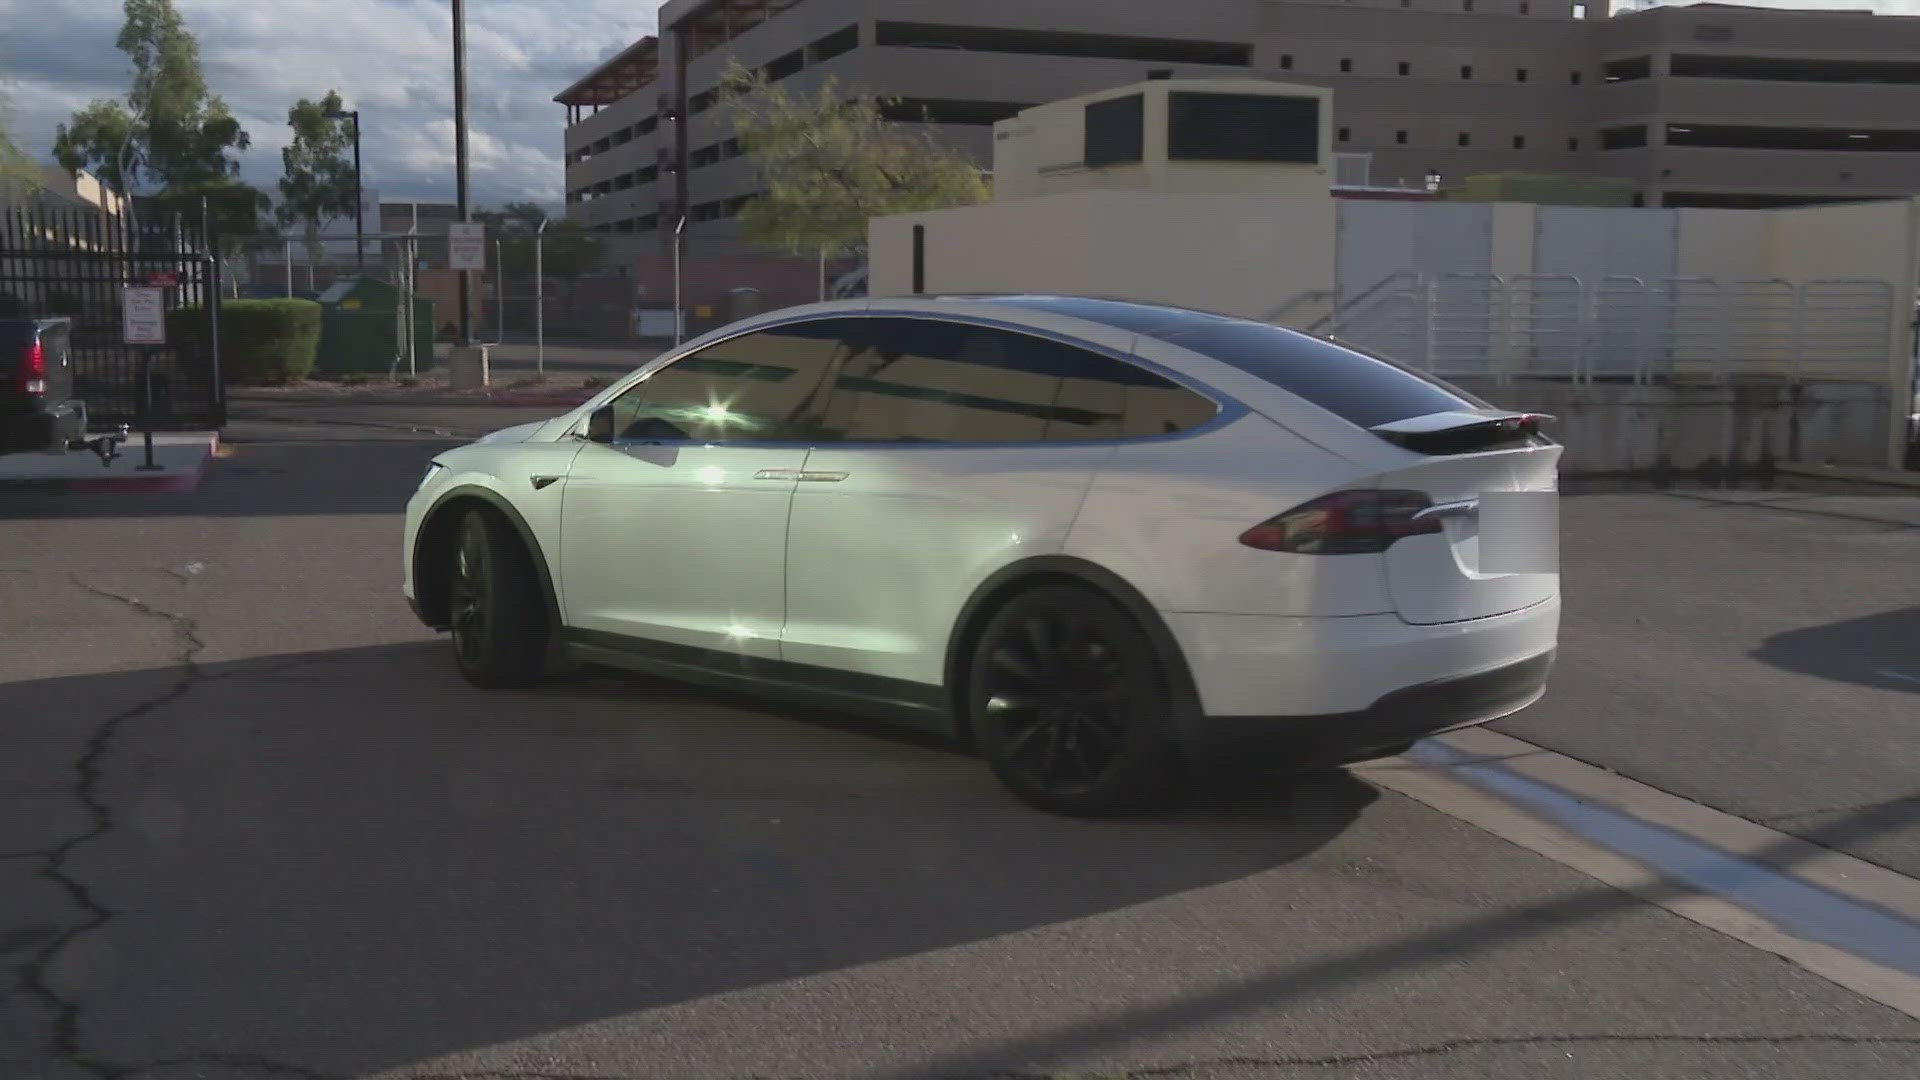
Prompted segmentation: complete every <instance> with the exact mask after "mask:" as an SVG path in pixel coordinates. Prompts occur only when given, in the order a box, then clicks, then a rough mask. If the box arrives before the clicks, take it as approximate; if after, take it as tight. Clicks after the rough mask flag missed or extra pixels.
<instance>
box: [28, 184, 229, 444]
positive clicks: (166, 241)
mask: <svg viewBox="0 0 1920 1080" xmlns="http://www.w3.org/2000/svg"><path fill="white" fill-rule="evenodd" d="M215 250H216V247H215V237H213V236H211V235H210V234H209V230H207V229H205V228H203V227H201V226H200V224H199V223H198V222H194V221H190V220H189V219H188V217H187V216H186V215H180V214H155V213H151V212H149V213H146V214H142V215H141V216H140V219H139V221H138V224H137V225H136V224H135V223H134V222H133V221H131V220H129V219H128V218H126V217H123V216H119V215H109V214H107V213H105V212H103V211H101V210H99V209H96V208H94V207H32V208H15V209H9V210H5V211H0V318H8V317H19V316H27V317H48V316H66V317H67V318H70V319H72V320H73V363H74V392H75V395H76V396H78V397H80V398H81V399H82V400H84V401H85V402H86V404H87V416H88V419H89V420H91V421H95V422H111V423H127V424H135V425H138V426H140V427H142V428H148V429H167V428H175V429H177V428H192V429H199V428H217V427H220V426H222V425H224V424H225V423H226V411H227V410H226V394H225V389H224V386H223V384H222V380H221V377H220V336H219V309H218V305H217V304H216V303H213V302H211V301H213V300H214V299H215V298H216V297H218V296H219V295H220V266H219V260H218V259H217V258H216V257H215V256H214V252H215ZM129 286H155V287H158V288H160V290H161V297H162V303H163V305H164V307H165V308H166V311H167V332H166V341H167V343H166V344H165V345H158V346H154V345H128V344H126V343H125V342H124V340H123V337H122V321H121V300H122V296H123V293H124V290H125V289H126V288H128V287H129Z"/></svg>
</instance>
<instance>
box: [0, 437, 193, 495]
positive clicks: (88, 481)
mask: <svg viewBox="0 0 1920 1080" xmlns="http://www.w3.org/2000/svg"><path fill="white" fill-rule="evenodd" d="M219 452H220V433H219V432H217V431H213V432H208V433H207V452H206V453H205V454H204V455H202V456H201V457H200V458H199V460H198V462H197V463H196V464H195V465H194V466H193V467H192V468H191V469H190V470H188V471H185V472H177V473H168V474H165V475H162V476H141V475H132V476H129V475H126V474H120V475H115V476H92V477H87V476H50V477H27V478H21V479H0V489H4V490H8V491H21V490H25V491H58V492H65V493H70V494H76V495H134V494H175V495H181V494H186V493H188V492H191V491H193V490H195V489H196V488H198V487H199V486H200V481H201V480H202V479H204V478H205V477H206V473H207V466H208V465H209V464H210V463H211V462H212V461H213V459H214V458H215V457H216V456H218V454H219ZM120 453H121V457H122V458H123V459H125V460H134V459H137V458H138V457H139V456H140V443H139V440H138V438H132V439H128V440H127V442H126V444H125V445H123V446H122V447H121V448H120Z"/></svg>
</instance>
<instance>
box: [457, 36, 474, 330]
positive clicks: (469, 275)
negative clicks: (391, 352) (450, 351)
mask: <svg viewBox="0 0 1920 1080" xmlns="http://www.w3.org/2000/svg"><path fill="white" fill-rule="evenodd" d="M453 182H454V199H455V201H456V202H457V203H458V204H459V217H460V222H461V224H468V223H470V222H472V221H473V206H472V203H471V202H470V201H469V199H468V191H467V5H466V0H453ZM472 318H473V271H471V270H462V271H460V338H459V344H460V346H461V347H462V348H469V347H471V346H472V345H473V323H472Z"/></svg>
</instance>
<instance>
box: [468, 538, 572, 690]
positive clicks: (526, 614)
mask: <svg viewBox="0 0 1920 1080" xmlns="http://www.w3.org/2000/svg"><path fill="white" fill-rule="evenodd" d="M448 562H449V565H448V571H449V574H450V580H449V582H448V589H447V596H448V612H447V621H448V624H449V625H450V627H451V628H452V631H453V658H454V663H455V664H456V665H458V666H459V668H460V674H461V675H463V676H465V677H466V679H467V681H468V682H470V683H472V684H474V685H475V686H480V687H485V688H488V689H504V688H513V687H522V686H530V685H532V684H533V683H535V682H537V681H539V679H540V676H541V675H542V673H543V672H544V671H545V668H546V653H547V645H548V641H549V636H550V631H549V627H548V619H547V610H546V603H545V600H544V598H543V594H542V592H541V588H540V582H539V579H538V577H537V576H536V575H535V573H534V569H533V563H532V557H531V556H530V555H529V554H528V553H527V550H526V548H525V547H524V546H523V545H522V544H521V542H520V538H519V536H518V534H516V533H515V532H514V531H513V527H512V526H510V525H508V524H507V522H506V520H505V519H503V518H502V517H501V516H500V515H499V514H498V513H496V512H494V511H492V510H486V509H473V510H469V511H467V512H466V515H465V516H464V517H462V518H461V520H460V525H459V530H458V532H457V533H456V534H455V536H454V545H453V552H452V557H451V558H450V559H449V560H448Z"/></svg>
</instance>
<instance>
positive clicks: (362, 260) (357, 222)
mask: <svg viewBox="0 0 1920 1080" xmlns="http://www.w3.org/2000/svg"><path fill="white" fill-rule="evenodd" d="M324 115H325V116H326V118H327V119H329V120H351V121H353V265H354V268H355V269H357V270H359V271H360V272H361V273H362V274H365V273H366V272H367V249H366V245H365V243H364V241H363V240H362V237H364V236H365V235H366V220H365V215H366V206H367V197H366V195H365V194H363V193H362V190H361V186H360V110H359V109H332V110H329V111H328V112H326V113H325V114H324Z"/></svg>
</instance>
